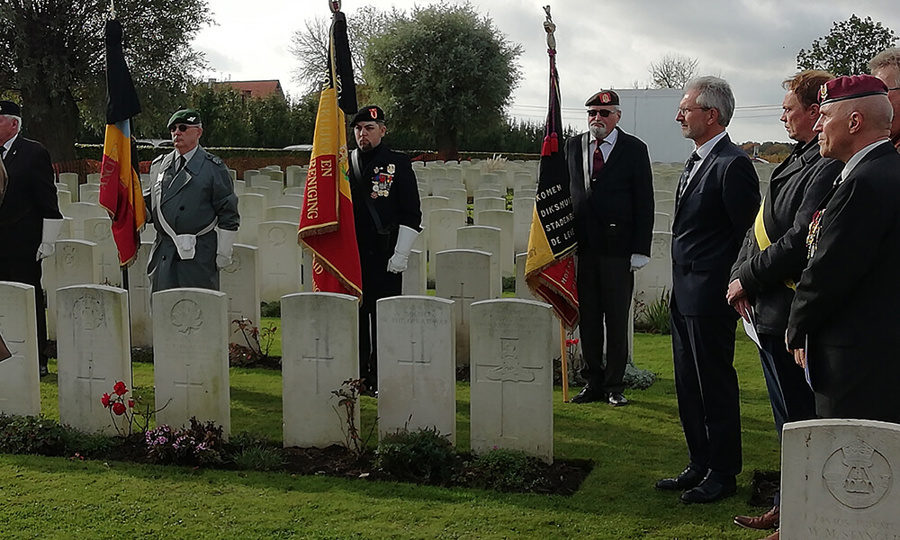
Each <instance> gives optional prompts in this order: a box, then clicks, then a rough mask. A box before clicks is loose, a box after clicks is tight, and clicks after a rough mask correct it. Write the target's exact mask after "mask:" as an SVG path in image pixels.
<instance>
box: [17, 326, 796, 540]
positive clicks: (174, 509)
mask: <svg viewBox="0 0 900 540" xmlns="http://www.w3.org/2000/svg"><path fill="white" fill-rule="evenodd" d="M273 321H274V322H276V323H277V319H275V320H273ZM264 322H265V321H264ZM276 345H277V346H276V347H275V348H274V349H273V353H274V354H280V340H279V341H277V342H276ZM635 357H636V361H637V364H638V365H639V366H640V367H643V368H648V369H651V370H652V371H654V372H656V373H657V374H658V376H659V377H658V380H657V382H656V383H655V384H654V385H653V386H652V387H651V388H650V389H648V390H645V391H629V392H627V394H626V395H627V397H628V399H629V400H630V401H631V404H630V405H629V406H628V407H624V408H612V407H609V406H607V405H605V404H589V405H580V406H579V405H571V404H565V403H563V402H562V392H561V389H560V388H557V389H555V392H554V407H555V414H554V432H555V441H554V444H555V454H556V456H557V458H588V459H592V460H593V461H594V462H595V464H596V465H595V468H594V470H593V472H592V473H591V474H590V476H589V477H588V478H587V479H586V481H585V482H584V484H583V485H582V487H581V489H580V490H579V491H578V493H576V494H575V495H574V496H572V497H559V496H541V495H511V494H501V493H493V492H484V491H478V490H472V489H445V488H434V487H419V486H415V485H407V484H395V483H389V482H374V481H366V480H345V479H332V478H325V477H316V476H311V477H301V476H290V475H287V474H283V473H255V472H246V473H245V472H234V471H215V470H192V469H189V468H178V467H163V466H145V465H133V464H128V463H116V462H112V463H104V462H100V461H81V460H78V459H74V458H70V459H66V458H45V457H36V456H21V455H0V539H3V540H7V539H19V538H41V539H81V538H85V539H88V538H91V539H93V538H98V537H104V538H121V539H123V540H131V539H144V538H146V539H159V538H166V539H173V538H179V539H242V540H243V539H257V538H266V539H269V538H275V539H278V538H315V539H343V538H400V539H403V538H467V539H481V538H540V539H542V540H544V539H550V538H560V539H563V538H567V539H568V538H584V539H592V538H599V539H625V538H653V539H675V538H678V539H687V538H691V539H697V538H708V539H720V538H736V539H747V540H749V539H757V538H761V537H763V536H765V534H760V533H759V532H753V531H747V530H744V529H741V528H739V527H737V526H735V525H733V524H732V523H731V520H732V517H733V516H734V515H736V514H747V513H750V514H755V513H760V512H761V510H762V509H758V508H753V507H750V506H748V505H747V503H746V501H747V499H748V497H749V495H750V485H749V484H750V477H751V475H752V472H753V470H754V469H761V470H771V469H777V468H778V461H779V449H778V443H777V437H776V435H775V430H774V427H773V421H772V414H771V409H770V407H769V403H768V398H767V394H766V390H765V384H764V381H763V376H762V371H761V369H760V366H759V359H758V357H757V354H756V349H755V348H754V346H753V344H752V343H751V342H750V341H749V340H748V339H747V338H746V337H744V336H743V335H742V334H741V335H740V337H739V340H738V345H737V353H736V361H735V363H736V365H737V368H738V374H739V377H740V382H741V406H742V416H743V431H744V438H743V446H744V472H743V473H742V474H741V475H740V476H739V477H738V495H737V496H736V497H733V498H731V499H728V500H726V501H722V502H719V503H715V504H712V505H691V506H687V505H684V504H682V503H680V502H679V501H678V494H677V493H664V492H659V491H656V490H655V489H654V488H653V484H654V483H655V482H656V480H657V479H659V478H661V477H663V476H669V475H673V474H677V473H678V472H680V471H681V469H682V468H683V467H684V466H685V465H686V464H687V451H686V449H685V445H684V438H683V436H682V433H681V427H680V425H679V422H678V414H677V413H678V411H677V407H676V404H675V388H674V381H673V374H672V360H671V343H670V338H669V336H657V335H646V334H638V335H636V336H635ZM51 370H52V371H53V372H54V373H55V371H56V368H55V366H52V365H51ZM134 379H135V380H134V382H135V385H136V387H137V388H138V389H139V391H141V392H142V393H144V395H148V392H149V390H150V389H151V387H152V380H153V374H152V369H151V366H150V365H149V364H135V369H134ZM41 386H42V396H41V398H42V404H43V411H44V414H45V415H46V416H48V417H51V418H58V416H59V412H58V406H57V401H56V378H55V375H51V376H50V377H47V378H45V379H44V380H43V381H42V384H41ZM468 394H469V387H468V385H467V384H459V385H458V387H457V427H458V435H457V444H458V446H459V449H460V450H467V449H468V444H469V395H468ZM231 403H232V413H231V416H232V432H233V433H239V432H241V431H250V432H254V433H258V434H264V435H267V436H269V437H271V438H274V439H280V438H281V376H280V373H278V372H273V371H266V370H255V369H232V370H231ZM375 418H376V401H375V400H374V399H371V398H368V397H364V398H362V423H363V429H364V431H368V429H369V427H370V426H372V425H373V424H374V422H375Z"/></svg>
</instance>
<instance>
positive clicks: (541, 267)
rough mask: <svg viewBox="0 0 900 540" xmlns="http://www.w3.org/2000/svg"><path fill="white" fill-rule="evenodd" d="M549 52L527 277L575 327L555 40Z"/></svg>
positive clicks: (572, 219) (568, 200) (572, 222)
mask: <svg viewBox="0 0 900 540" xmlns="http://www.w3.org/2000/svg"><path fill="white" fill-rule="evenodd" d="M548 32H550V30H548ZM548 43H550V40H549V39H548ZM547 52H548V53H549V55H550V106H549V110H548V112H547V124H546V126H545V127H544V142H543V145H542V146H541V167H540V175H539V178H538V190H537V195H535V207H534V214H533V216H532V220H531V234H530V235H529V237H528V256H527V258H526V259H525V281H526V283H527V284H528V288H530V289H531V291H532V292H533V293H534V295H535V296H538V297H539V298H542V299H543V300H544V301H546V302H547V303H549V304H550V305H551V306H553V311H554V312H555V313H556V316H557V317H559V320H560V321H561V322H562V323H563V326H565V327H566V329H568V330H573V329H574V328H575V326H576V325H577V324H578V292H577V290H576V288H575V261H574V259H573V255H574V252H575V247H576V244H575V216H574V214H573V213H572V198H571V197H570V195H569V173H568V169H567V168H566V159H565V155H564V150H565V141H564V140H563V138H562V113H561V110H560V98H559V74H558V73H557V72H556V49H555V48H554V47H553V45H551V47H550V48H549V49H548V51H547Z"/></svg>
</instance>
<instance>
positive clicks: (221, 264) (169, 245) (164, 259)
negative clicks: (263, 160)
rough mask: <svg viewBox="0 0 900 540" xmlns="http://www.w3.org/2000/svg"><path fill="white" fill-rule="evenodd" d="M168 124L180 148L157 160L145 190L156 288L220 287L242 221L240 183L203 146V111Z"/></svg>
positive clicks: (150, 270)
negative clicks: (221, 273)
mask: <svg viewBox="0 0 900 540" xmlns="http://www.w3.org/2000/svg"><path fill="white" fill-rule="evenodd" d="M168 126H169V132H170V133H171V134H172V141H173V143H174V145H175V150H174V151H173V152H171V153H169V154H165V155H162V156H159V157H157V158H156V159H155V160H153V163H152V164H151V165H150V178H151V182H152V183H151V187H150V189H149V190H147V191H145V192H144V200H145V201H146V204H147V208H148V209H149V212H148V214H149V215H150V221H152V222H153V224H154V226H155V227H156V241H155V242H154V243H153V248H152V250H151V252H150V263H149V264H148V265H147V273H148V274H149V275H150V286H151V290H152V291H153V292H156V291H164V290H166V289H174V288H179V287H199V288H201V289H213V290H219V270H220V269H222V268H225V267H226V266H228V265H229V264H231V255H232V250H233V246H234V240H235V238H236V237H237V231H238V226H239V225H240V221H241V220H240V216H239V215H238V199H237V195H235V194H234V184H233V183H232V181H231V175H230V174H228V168H227V167H226V166H225V163H223V162H222V160H221V159H219V158H218V157H217V156H214V155H212V154H210V153H209V152H207V151H206V150H204V149H203V147H202V146H200V136H201V135H202V134H203V124H202V122H201V120H200V114H199V113H198V112H197V111H195V110H193V109H182V110H180V111H178V112H176V113H175V114H173V115H172V117H171V118H170V119H169V124H168Z"/></svg>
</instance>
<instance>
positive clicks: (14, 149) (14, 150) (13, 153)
mask: <svg viewBox="0 0 900 540" xmlns="http://www.w3.org/2000/svg"><path fill="white" fill-rule="evenodd" d="M21 146H22V134H21V133H19V136H18V137H16V141H15V142H14V143H13V144H12V146H11V147H10V149H9V152H7V153H6V156H5V157H4V158H3V164H4V165H6V168H7V169H9V166H10V165H12V164H13V163H14V162H15V161H16V157H18V155H19V150H20V147H21Z"/></svg>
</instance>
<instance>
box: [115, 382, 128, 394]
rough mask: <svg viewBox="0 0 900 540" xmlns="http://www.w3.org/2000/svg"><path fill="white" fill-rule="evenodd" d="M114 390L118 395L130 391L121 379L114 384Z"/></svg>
mask: <svg viewBox="0 0 900 540" xmlns="http://www.w3.org/2000/svg"><path fill="white" fill-rule="evenodd" d="M113 392H115V393H116V395H117V396H122V395H125V393H127V392H128V388H127V387H126V386H125V383H123V382H122V381H119V382H117V383H116V384H115V385H114V386H113Z"/></svg>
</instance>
